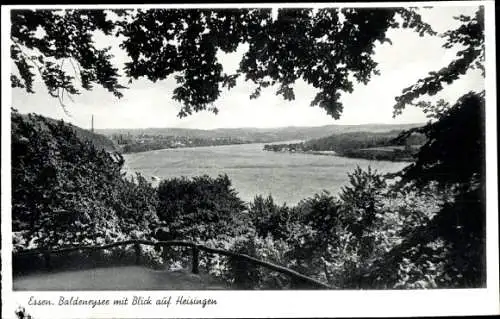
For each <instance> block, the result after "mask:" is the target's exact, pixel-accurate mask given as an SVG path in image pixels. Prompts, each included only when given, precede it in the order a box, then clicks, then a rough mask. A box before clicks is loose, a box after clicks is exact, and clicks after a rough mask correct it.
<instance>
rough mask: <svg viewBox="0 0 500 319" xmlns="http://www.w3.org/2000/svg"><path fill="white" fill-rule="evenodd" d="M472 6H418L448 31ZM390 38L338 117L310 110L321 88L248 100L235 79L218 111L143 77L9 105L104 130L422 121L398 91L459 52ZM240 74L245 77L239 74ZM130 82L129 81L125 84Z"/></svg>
mask: <svg viewBox="0 0 500 319" xmlns="http://www.w3.org/2000/svg"><path fill="white" fill-rule="evenodd" d="M476 10H477V7H475V6H455V7H450V6H447V7H434V8H430V9H421V14H422V17H423V20H424V21H425V22H428V23H429V24H430V25H431V26H432V27H433V29H434V30H435V31H438V32H444V31H446V30H448V29H450V28H454V27H456V26H457V25H458V23H457V21H455V20H454V19H453V17H454V16H458V15H460V14H466V15H473V14H474V12H475V11H476ZM388 37H389V38H390V39H391V41H392V45H391V44H389V43H385V44H383V45H382V44H378V45H377V46H376V49H375V55H374V60H375V61H376V62H378V63H379V70H380V73H381V74H380V75H378V76H373V77H372V80H371V81H370V82H369V83H368V84H367V85H364V84H355V85H354V91H353V93H351V94H345V93H343V94H342V96H341V102H342V103H343V105H344V111H343V113H342V116H341V117H340V119H339V120H335V119H333V118H332V117H331V116H329V115H327V113H326V111H325V110H323V109H321V108H319V107H317V106H316V107H310V106H309V105H310V102H311V101H312V100H313V98H314V96H315V94H316V90H315V89H314V88H313V87H311V86H309V85H307V84H306V83H304V82H302V81H298V82H297V83H296V84H295V86H294V89H295V96H296V99H295V100H294V101H285V100H284V99H283V98H282V97H281V96H279V97H278V96H276V95H275V92H276V88H275V87H274V88H273V87H270V88H267V89H264V90H263V91H262V94H261V96H260V97H259V98H258V99H255V100H250V98H249V96H250V94H251V93H252V92H253V88H254V86H253V85H252V84H251V83H250V82H244V81H243V79H241V80H238V82H237V83H238V85H237V86H236V87H235V88H233V89H232V90H230V91H227V90H224V91H223V93H222V94H221V96H220V98H219V99H218V100H217V101H216V103H215V104H214V105H215V106H217V107H218V109H219V113H218V114H217V115H215V114H213V113H211V112H209V111H203V112H199V113H194V114H193V115H190V116H188V117H186V118H182V119H180V118H178V117H177V113H178V112H179V110H180V104H179V103H178V102H176V101H174V100H172V98H171V97H172V92H173V89H174V88H175V87H176V86H177V84H176V83H175V80H174V79H173V78H168V79H166V80H164V81H159V82H156V83H152V82H150V81H148V80H145V79H140V80H136V81H134V82H133V83H132V84H131V85H129V89H128V90H126V91H124V97H123V98H121V99H118V98H116V97H114V96H113V95H112V94H111V93H109V92H107V91H105V90H104V89H102V88H98V87H97V85H96V86H95V88H94V89H93V90H92V91H85V90H82V94H81V95H77V96H74V97H73V100H74V101H73V102H71V101H69V100H66V107H67V111H68V113H69V115H67V114H65V112H64V111H63V110H62V107H61V106H60V105H59V102H58V100H57V99H55V98H52V97H50V96H49V95H48V93H47V90H46V88H45V87H44V86H43V85H42V84H41V82H40V80H39V79H38V81H37V83H35V86H34V88H35V91H36V93H35V94H28V93H26V92H25V91H24V90H21V89H13V90H12V106H13V107H14V108H16V109H18V110H19V111H20V112H21V113H29V112H34V113H39V114H42V115H45V116H49V117H52V118H56V119H63V120H64V121H66V122H71V123H73V124H75V125H77V126H80V127H83V128H89V127H90V123H91V116H92V115H93V116H94V127H95V128H96V129H104V128H147V127H182V128H198V129H214V128H227V127H232V128H234V127H261V128H270V127H284V126H320V125H329V124H367V123H391V124H396V123H422V122H425V121H426V120H427V119H426V117H425V114H423V112H421V110H420V109H418V108H416V107H411V106H410V107H407V108H406V109H405V110H404V112H403V114H401V115H399V116H397V117H396V118H393V117H392V111H393V108H392V107H393V105H394V103H395V100H394V98H395V97H396V96H398V95H399V94H400V93H401V91H402V90H403V89H404V88H406V87H408V86H410V85H412V84H414V83H415V82H416V81H417V80H418V79H420V78H422V77H425V76H426V75H427V74H428V73H429V72H430V71H437V70H439V69H441V68H442V67H444V66H446V65H447V64H448V63H449V62H450V61H451V60H452V59H453V58H454V57H455V53H456V51H455V50H450V49H444V48H442V44H443V43H444V40H443V39H442V38H440V37H436V36H435V37H431V36H425V37H419V36H418V34H417V33H416V32H414V31H412V30H402V29H392V30H389V31H388ZM95 41H96V45H97V46H102V47H103V46H108V45H111V46H112V53H113V54H114V55H115V57H114V62H115V63H116V65H118V66H120V65H123V63H124V62H125V61H127V59H128V58H127V56H126V54H125V52H124V51H122V50H121V49H120V48H119V47H118V44H119V39H116V38H113V39H112V40H110V39H108V38H105V37H104V36H100V35H96V37H95ZM245 50H246V47H245V46H243V45H240V47H239V48H238V50H237V51H236V52H235V53H232V54H223V53H221V54H219V56H218V58H219V61H221V63H222V64H223V66H224V72H226V73H231V71H235V70H236V68H237V66H238V63H239V61H240V59H241V56H242V54H243V53H244V52H245ZM240 78H242V77H240ZM122 82H123V83H126V82H127V79H124V80H123V81H122ZM483 88H484V79H483V78H482V77H481V75H480V73H479V72H478V71H470V72H469V73H467V74H466V75H465V76H463V77H462V78H460V79H459V80H458V81H456V82H455V83H453V84H452V85H451V86H445V89H444V90H443V91H442V92H440V93H439V94H438V95H437V96H434V97H432V98H428V99H427V100H437V99H439V98H444V99H446V100H448V101H449V102H451V103H453V102H454V101H456V99H457V98H458V97H460V96H461V95H462V94H463V93H464V92H467V91H470V90H482V89H483Z"/></svg>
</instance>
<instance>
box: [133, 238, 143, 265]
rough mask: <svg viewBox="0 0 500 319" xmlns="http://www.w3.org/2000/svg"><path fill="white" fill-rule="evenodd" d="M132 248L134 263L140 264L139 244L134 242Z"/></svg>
mask: <svg viewBox="0 0 500 319" xmlns="http://www.w3.org/2000/svg"><path fill="white" fill-rule="evenodd" d="M134 249H135V264H136V265H140V264H141V244H139V243H137V242H136V243H135V244H134Z"/></svg>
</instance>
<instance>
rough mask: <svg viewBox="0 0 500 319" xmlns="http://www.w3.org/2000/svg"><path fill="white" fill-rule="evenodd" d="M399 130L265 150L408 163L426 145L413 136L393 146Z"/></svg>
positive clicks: (272, 146) (335, 136)
mask: <svg viewBox="0 0 500 319" xmlns="http://www.w3.org/2000/svg"><path fill="white" fill-rule="evenodd" d="M401 132H402V130H391V131H387V132H367V131H360V132H344V133H339V134H333V135H330V136H326V137H321V138H318V139H311V140H308V141H305V142H301V143H289V144H266V145H264V150H266V151H274V152H302V153H304V152H307V153H313V154H322V155H325V154H328V155H340V156H347V157H352V158H365V159H372V160H390V161H411V160H413V156H414V155H415V153H416V152H417V151H418V149H419V147H420V146H421V145H422V144H424V143H425V141H426V137H425V136H424V135H423V134H418V133H414V134H412V135H411V136H409V137H408V138H407V139H406V140H405V141H404V142H403V141H400V142H399V143H396V142H395V139H396V138H397V137H398V136H399V134H400V133H401Z"/></svg>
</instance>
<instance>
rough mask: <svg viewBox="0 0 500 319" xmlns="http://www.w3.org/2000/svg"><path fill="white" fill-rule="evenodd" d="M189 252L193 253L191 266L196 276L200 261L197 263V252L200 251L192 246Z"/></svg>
mask: <svg viewBox="0 0 500 319" xmlns="http://www.w3.org/2000/svg"><path fill="white" fill-rule="evenodd" d="M191 251H192V253H193V260H192V262H193V264H192V267H193V274H197V273H199V269H198V268H199V264H200V261H199V252H200V250H199V249H198V246H196V245H193V246H191Z"/></svg>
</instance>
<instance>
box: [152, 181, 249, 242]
mask: <svg viewBox="0 0 500 319" xmlns="http://www.w3.org/2000/svg"><path fill="white" fill-rule="evenodd" d="M244 210H245V206H244V203H243V201H242V200H241V199H239V198H238V196H237V194H236V192H235V190H234V189H233V188H232V187H231V181H230V180H229V178H228V177H227V175H220V176H219V177H217V178H212V177H209V176H206V175H205V176H199V177H194V178H192V179H188V178H186V177H182V178H173V179H169V180H164V181H162V182H161V183H160V185H159V186H158V205H157V213H158V216H159V218H160V220H161V221H162V222H163V223H164V224H165V225H166V228H167V229H168V231H167V232H168V233H169V234H170V236H171V238H176V239H182V240H194V241H199V240H202V241H204V240H208V239H212V238H216V237H218V236H219V235H226V236H234V235H237V233H238V232H241V231H242V229H243V228H244V227H245V225H244V224H243V223H244V222H245V217H244V216H243V212H244ZM247 227H248V226H247Z"/></svg>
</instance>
